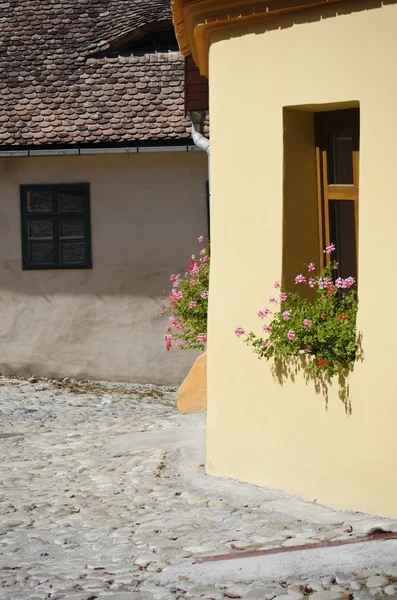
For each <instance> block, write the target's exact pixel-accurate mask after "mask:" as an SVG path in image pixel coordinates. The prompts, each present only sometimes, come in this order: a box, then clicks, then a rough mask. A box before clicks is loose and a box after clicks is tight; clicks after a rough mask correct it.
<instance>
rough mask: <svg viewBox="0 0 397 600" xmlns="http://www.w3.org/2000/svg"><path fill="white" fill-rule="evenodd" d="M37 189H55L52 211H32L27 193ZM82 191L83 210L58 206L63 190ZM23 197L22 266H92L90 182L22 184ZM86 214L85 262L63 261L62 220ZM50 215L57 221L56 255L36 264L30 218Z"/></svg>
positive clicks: (55, 236) (84, 267) (21, 196)
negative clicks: (32, 250) (32, 253)
mask: <svg viewBox="0 0 397 600" xmlns="http://www.w3.org/2000/svg"><path fill="white" fill-rule="evenodd" d="M35 190H51V192H52V211H51V212H45V211H43V212H39V211H37V212H29V211H28V209H27V197H28V196H27V194H28V192H31V191H35ZM63 191H65V192H70V191H74V192H75V191H78V192H81V194H82V197H83V210H82V211H81V212H76V211H70V212H67V211H62V212H61V211H60V210H59V207H58V194H59V192H63ZM20 200H21V239H22V270H23V271H42V270H64V269H66V270H70V269H75V270H76V269H78V270H80V269H92V253H91V210H90V184H89V183H76V184H70V183H68V184H33V185H29V184H28V185H21V186H20ZM72 217H83V219H84V244H85V257H86V260H85V261H84V263H63V262H61V258H60V234H59V224H60V222H61V220H62V218H72ZM38 219H46V220H51V221H52V222H53V235H54V237H53V240H54V242H53V243H54V253H55V259H54V262H53V263H52V264H47V265H45V264H42V265H40V264H32V262H31V260H30V253H29V230H28V227H29V222H30V221H32V220H38Z"/></svg>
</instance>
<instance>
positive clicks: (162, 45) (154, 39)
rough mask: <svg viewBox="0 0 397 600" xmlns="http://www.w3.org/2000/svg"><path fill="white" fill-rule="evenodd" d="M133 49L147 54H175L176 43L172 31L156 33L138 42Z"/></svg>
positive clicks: (176, 49)
mask: <svg viewBox="0 0 397 600" xmlns="http://www.w3.org/2000/svg"><path fill="white" fill-rule="evenodd" d="M135 49H136V50H141V51H143V50H145V51H148V52H177V51H178V42H177V39H176V37H175V32H174V31H173V30H170V31H157V32H154V33H150V34H148V35H146V36H145V37H144V38H142V39H141V40H139V41H138V42H137V43H136V46H135Z"/></svg>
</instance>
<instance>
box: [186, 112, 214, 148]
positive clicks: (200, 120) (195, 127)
mask: <svg viewBox="0 0 397 600" xmlns="http://www.w3.org/2000/svg"><path fill="white" fill-rule="evenodd" d="M206 116H207V112H206V111H205V110H193V111H191V112H190V118H191V120H192V139H193V142H194V145H195V146H197V148H200V150H204V152H206V153H207V154H208V158H209V155H210V141H209V139H208V138H206V137H205V136H204V134H203V132H204V121H205V117H206Z"/></svg>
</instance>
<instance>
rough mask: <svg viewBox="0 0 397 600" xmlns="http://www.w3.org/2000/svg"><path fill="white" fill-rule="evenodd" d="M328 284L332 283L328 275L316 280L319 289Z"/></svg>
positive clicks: (324, 287) (323, 288) (326, 286)
mask: <svg viewBox="0 0 397 600" xmlns="http://www.w3.org/2000/svg"><path fill="white" fill-rule="evenodd" d="M329 285H332V279H329V277H324V278H322V279H319V280H318V287H319V288H320V290H325V289H326V288H328V286H329Z"/></svg>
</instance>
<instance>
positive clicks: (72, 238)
mask: <svg viewBox="0 0 397 600" xmlns="http://www.w3.org/2000/svg"><path fill="white" fill-rule="evenodd" d="M21 232H22V267H23V269H24V270H25V269H26V270H27V269H30V270H31V269H91V268H92V259H91V223H90V186H89V184H88V183H76V184H65V185H22V186H21Z"/></svg>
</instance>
